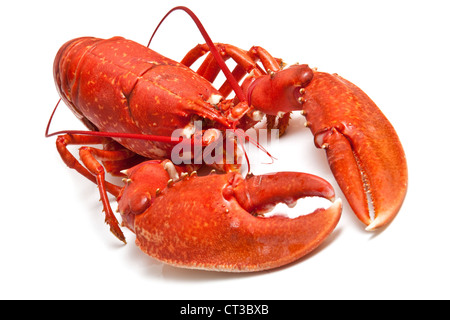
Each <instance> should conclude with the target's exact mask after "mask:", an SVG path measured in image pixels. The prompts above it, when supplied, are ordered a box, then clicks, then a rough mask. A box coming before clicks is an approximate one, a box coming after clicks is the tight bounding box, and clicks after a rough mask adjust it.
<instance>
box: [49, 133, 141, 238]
mask: <svg viewBox="0 0 450 320" xmlns="http://www.w3.org/2000/svg"><path fill="white" fill-rule="evenodd" d="M108 142H109V139H105V138H101V137H91V136H82V135H69V134H66V135H62V136H59V137H58V139H57V140H56V145H57V149H58V151H59V153H60V155H61V158H62V159H63V161H64V163H66V165H67V166H68V167H69V168H72V169H75V170H76V171H78V172H79V173H80V174H82V175H83V176H84V177H86V178H88V179H89V180H90V181H92V182H94V183H96V184H97V185H98V188H99V191H100V200H101V201H102V204H103V210H104V212H105V216H106V219H105V221H106V223H107V224H108V225H109V226H110V230H111V232H112V233H113V234H114V235H115V236H116V237H117V238H118V239H119V240H121V241H123V242H125V243H126V241H125V236H124V235H123V233H122V230H120V227H119V223H118V221H117V219H116V217H115V216H114V213H113V211H112V209H111V205H110V203H109V200H108V196H107V192H109V193H111V194H113V195H114V196H116V197H117V196H118V195H119V193H120V190H121V188H120V187H119V186H116V185H114V184H112V183H110V182H108V181H106V180H105V169H104V168H103V166H102V165H101V164H100V163H99V162H98V160H107V161H115V160H125V159H129V158H131V157H133V156H134V155H135V154H134V153H133V152H132V151H130V150H127V149H122V150H100V149H97V148H92V147H86V146H83V147H81V148H80V160H81V162H82V163H83V164H84V165H85V166H86V167H84V166H82V165H81V163H80V162H79V161H78V160H77V159H76V158H75V157H74V156H73V155H72V154H71V153H70V152H69V150H68V149H67V145H69V144H71V145H74V144H104V143H108ZM97 159H98V160H97Z"/></svg>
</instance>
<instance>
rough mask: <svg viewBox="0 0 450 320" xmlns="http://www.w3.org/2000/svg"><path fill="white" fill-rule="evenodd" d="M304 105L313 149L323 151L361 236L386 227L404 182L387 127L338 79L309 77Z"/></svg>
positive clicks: (399, 154)
mask: <svg viewBox="0 0 450 320" xmlns="http://www.w3.org/2000/svg"><path fill="white" fill-rule="evenodd" d="M304 99H305V103H304V104H303V111H304V115H305V117H306V119H307V123H308V126H309V127H310V129H311V132H312V133H313V135H314V139H315V143H316V146H317V147H319V148H324V149H325V150H326V152H327V156H328V161H329V163H330V167H331V170H332V171H333V174H334V176H335V177H336V180H337V182H338V183H339V185H340V187H341V190H342V191H343V192H344V194H345V196H346V198H347V200H348V201H349V203H350V205H351V207H352V208H353V210H354V211H355V213H356V215H357V216H358V218H359V219H360V220H361V221H362V222H363V223H365V224H366V225H367V226H368V227H367V230H374V229H377V228H379V227H381V226H384V225H386V224H388V223H389V222H390V221H392V219H393V218H394V217H395V215H396V214H397V212H398V211H399V210H400V207H401V205H402V203H403V199H404V197H405V195H406V189H407V180H408V174H407V165H406V158H405V154H404V151H403V148H402V145H401V143H400V140H399V138H398V136H397V133H396V132H395V130H394V128H393V127H392V125H391V124H390V122H389V121H388V120H387V119H386V117H385V116H384V115H383V113H382V112H381V111H380V109H379V108H378V107H377V106H376V105H375V103H374V102H373V101H372V100H371V99H370V98H369V97H368V96H367V95H366V94H365V93H364V92H363V91H362V90H361V89H360V88H358V87H357V86H355V85H354V84H353V83H351V82H349V81H348V80H345V79H344V78H342V77H340V76H338V75H332V74H329V73H325V72H315V73H314V78H313V81H311V83H310V84H309V86H308V88H307V90H306V92H305V95H304ZM371 206H373V211H374V212H373V213H372V212H370V207H371Z"/></svg>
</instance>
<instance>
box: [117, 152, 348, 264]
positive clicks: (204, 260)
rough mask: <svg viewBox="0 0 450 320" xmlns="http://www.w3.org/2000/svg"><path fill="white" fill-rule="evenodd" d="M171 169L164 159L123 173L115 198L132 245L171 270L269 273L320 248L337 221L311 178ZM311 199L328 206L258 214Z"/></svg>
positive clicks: (329, 192) (334, 208)
mask: <svg viewBox="0 0 450 320" xmlns="http://www.w3.org/2000/svg"><path fill="white" fill-rule="evenodd" d="M163 166H164V168H165V170H164V169H162V168H163ZM175 168H176V167H175V166H173V165H172V164H171V162H168V161H165V162H161V163H158V162H155V161H150V162H144V163H142V164H139V165H137V166H135V167H133V168H131V169H129V170H127V171H126V174H127V184H126V186H125V187H124V188H123V190H122V192H121V194H120V195H119V197H118V204H119V206H118V208H119V211H120V213H121V214H122V217H123V221H124V222H125V225H126V226H127V227H128V228H129V229H131V230H132V231H134V232H135V233H136V244H137V245H138V246H139V247H140V249H141V250H142V251H144V252H145V253H147V254H148V255H150V256H152V257H154V258H156V259H158V260H160V261H163V262H165V263H168V264H171V265H175V266H179V267H185V268H194V269H206V270H216V271H231V272H249V271H259V270H265V269H271V268H276V267H279V266H282V265H285V264H287V263H290V262H292V261H295V260H297V259H299V258H300V257H302V256H304V255H306V254H307V253H309V252H311V251H312V250H313V249H315V248H316V247H317V246H319V245H320V243H322V241H323V240H324V239H326V237H327V236H328V235H329V234H330V233H331V232H332V231H333V229H334V228H335V226H336V225H337V223H338V221H339V219H340V216H341V210H342V203H341V200H340V199H338V200H336V201H334V196H335V194H334V190H333V188H332V186H331V185H330V184H329V183H328V182H326V181H325V180H323V179H321V178H319V177H316V176H313V175H309V174H305V173H298V172H278V173H274V174H266V175H260V176H251V177H248V178H243V177H242V176H241V175H240V174H238V173H227V174H210V175H207V176H197V175H196V174H195V173H194V174H192V173H191V174H186V173H181V174H179V171H177V169H175ZM169 172H172V173H169ZM158 175H159V177H158ZM165 179H169V180H168V181H165ZM157 181H160V182H157ZM312 196H318V197H323V198H326V199H329V200H330V201H334V202H333V203H332V204H331V206H330V207H329V208H328V209H317V210H316V211H314V212H313V213H311V214H307V215H302V216H299V217H296V218H293V219H291V218H288V217H285V216H280V215H274V216H271V217H264V216H263V215H261V212H264V211H266V210H268V209H269V208H271V207H272V206H274V205H275V204H276V203H279V202H285V203H289V204H292V202H295V201H296V200H297V199H299V198H303V197H312Z"/></svg>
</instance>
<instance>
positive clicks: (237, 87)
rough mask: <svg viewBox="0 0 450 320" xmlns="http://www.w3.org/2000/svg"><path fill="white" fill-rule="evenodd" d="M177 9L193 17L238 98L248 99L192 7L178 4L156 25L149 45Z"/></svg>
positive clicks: (241, 99) (240, 99)
mask: <svg viewBox="0 0 450 320" xmlns="http://www.w3.org/2000/svg"><path fill="white" fill-rule="evenodd" d="M176 10H182V11H184V12H186V13H187V14H188V15H189V16H190V17H191V19H192V20H193V21H194V23H195V24H196V26H197V28H198V30H199V31H200V33H201V34H202V36H203V39H205V41H206V44H207V45H208V47H209V52H211V54H212V55H213V56H214V59H216V62H217V64H218V65H219V67H220V69H221V70H222V72H223V73H224V75H225V77H226V78H227V80H228V82H229V83H230V85H231V87H232V88H233V91H234V93H235V94H236V96H237V98H238V99H239V101H241V102H243V101H246V98H245V95H244V92H243V91H242V88H241V86H240V85H239V83H238V82H237V81H236V79H235V78H234V76H233V75H232V73H231V71H230V69H229V68H228V66H227V65H226V63H225V61H224V60H223V58H222V56H221V55H220V53H219V51H218V50H217V48H216V46H215V45H214V42H212V40H211V38H210V37H209V35H208V33H207V32H206V29H205V27H203V25H202V23H201V22H200V19H199V18H198V17H197V16H196V15H195V14H194V12H192V11H191V9H189V8H187V7H183V6H178V7H175V8H172V9H171V10H170V11H169V12H168V13H167V14H166V15H165V16H164V18H162V20H161V21H160V22H159V24H158V26H157V27H156V29H155V31H153V34H152V36H151V38H150V41H149V42H148V45H147V47H150V43H151V42H152V40H153V37H154V36H155V34H156V32H157V31H158V29H159V27H160V26H161V24H162V23H163V21H164V20H166V18H167V17H168V16H169V15H170V14H171V13H172V12H174V11H176Z"/></svg>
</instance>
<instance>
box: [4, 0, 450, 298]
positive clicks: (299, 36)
mask: <svg viewBox="0 0 450 320" xmlns="http://www.w3.org/2000/svg"><path fill="white" fill-rule="evenodd" d="M180 4H183V5H186V6H188V7H190V8H191V9H192V10H193V11H194V12H195V13H196V14H197V15H198V17H199V18H200V19H201V20H202V21H203V23H204V25H205V27H206V28H207V30H208V32H209V34H210V35H211V37H212V39H213V40H214V41H217V42H224V43H232V44H234V45H237V46H239V47H242V48H245V49H247V48H250V47H251V46H252V45H261V46H263V47H265V48H266V49H268V50H269V51H270V52H271V53H272V54H273V55H274V56H277V57H282V58H284V59H285V60H286V61H287V62H292V63H293V62H297V61H299V62H301V63H308V64H309V65H310V66H311V67H318V68H319V69H320V70H323V71H328V72H336V73H339V74H340V75H342V76H344V77H345V78H347V79H349V80H350V81H352V82H354V83H356V84H357V85H358V86H359V87H361V88H362V89H363V90H365V91H366V93H367V94H369V96H370V97H372V98H373V99H374V100H375V102H376V103H377V104H378V106H379V107H380V108H381V109H382V111H383V112H384V113H385V115H386V116H387V117H388V118H389V119H390V121H391V122H392V124H393V125H394V127H395V128H396V130H397V133H398V135H399V137H400V139H401V141H402V143H403V146H404V149H405V152H406V155H407V160H408V166H409V189H408V194H407V197H406V200H405V203H404V205H403V207H402V209H401V212H400V213H399V215H398V216H397V218H396V219H395V220H394V222H393V223H392V224H391V225H390V226H389V227H388V228H387V229H385V230H384V231H383V232H380V233H367V232H365V231H364V228H363V226H362V224H361V223H360V222H359V221H358V220H357V219H356V218H355V217H354V215H353V213H352V212H351V210H349V207H348V205H347V203H346V202H344V205H345V209H344V212H343V217H342V219H341V221H340V223H339V225H338V227H337V229H336V230H335V231H334V233H333V235H332V236H331V237H330V238H329V239H328V240H327V241H326V242H325V243H324V244H323V245H322V246H321V247H320V249H319V250H317V251H315V252H314V253H313V254H311V255H309V256H308V257H306V258H304V259H301V260H300V261H299V262H297V263H293V264H291V265H289V266H287V267H283V268H281V269H278V270H274V271H268V272H260V273H254V274H228V273H215V272H206V271H191V270H184V269H177V268H174V267H171V266H167V265H163V264H161V263H159V262H157V261H155V260H153V259H152V258H150V257H147V256H146V255H144V254H143V253H141V252H140V251H139V249H138V248H137V247H136V246H135V245H134V241H133V237H134V236H133V235H132V234H131V233H129V232H127V233H126V236H127V238H128V242H129V244H128V245H126V246H124V245H122V244H121V243H119V242H118V241H117V240H116V239H115V238H114V237H113V236H112V235H111V234H110V232H109V230H108V227H107V226H105V225H104V222H103V220H104V217H103V214H102V213H101V205H100V203H99V202H98V198H99V196H98V192H97V189H96V187H95V186H94V185H93V184H92V183H90V182H88V181H87V180H86V179H84V178H82V177H80V176H79V175H78V174H77V173H76V172H75V171H73V170H70V169H68V168H67V167H66V166H65V165H64V164H63V163H62V161H61V160H60V158H59V155H58V153H57V151H56V148H55V138H49V139H45V138H44V130H45V126H46V124H47V121H48V118H49V116H50V113H51V111H52V109H53V107H54V105H55V104H56V102H57V100H58V95H57V93H56V90H55V86H54V82H53V76H52V64H53V58H54V56H55V54H56V52H57V50H58V49H59V47H60V46H61V45H62V44H63V43H64V42H65V41H67V40H70V39H72V38H75V37H79V36H87V35H91V36H97V37H111V36H115V35H121V36H124V37H127V38H130V39H132V40H135V41H137V42H140V43H142V44H145V45H146V44H147V42H148V39H149V37H150V35H151V33H152V32H153V29H154V28H155V26H156V25H157V23H158V22H159V20H160V19H161V18H162V16H163V15H164V14H165V13H166V12H167V11H168V10H169V9H170V8H171V7H173V6H175V5H180ZM1 11H2V19H0V32H1V41H2V45H1V48H2V49H1V50H0V55H1V59H0V63H1V67H0V72H1V77H0V81H1V86H0V88H1V92H2V95H1V96H2V99H1V108H2V109H1V110H2V111H1V115H2V117H1V123H2V125H1V127H0V129H1V136H0V137H1V139H2V151H1V157H0V161H1V168H2V178H3V179H2V182H3V183H2V185H3V188H2V191H1V211H0V215H1V219H0V221H1V232H0V237H1V238H0V259H1V263H0V298H2V299H15V298H32V299H34V298H42V299H52V298H62V299H68V298H75V299H103V298H105V299H131V298H133V299H134V298H137V299H172V298H177V299H183V298H184V299H197V298H198V299H432V298H438V299H449V298H450V293H449V286H450V276H449V270H450V258H449V246H448V245H449V243H450V240H449V232H448V226H449V222H450V210H449V208H448V201H447V200H448V197H449V190H450V188H449V187H448V184H449V180H450V174H449V169H448V132H449V130H448V129H447V123H448V121H449V116H450V111H449V110H450V103H449V88H450V81H449V74H450V63H449V60H450V59H449V57H450V50H449V31H450V22H449V19H448V13H449V8H448V7H447V6H446V1H436V0H429V1H411V0H408V1H397V0H396V1H392V0H389V1H381V0H377V1H302V0H297V1H282V0H278V1H262V0H258V1H220V2H219V1H217V2H215V1H184V2H183V1H177V2H174V1H160V2H159V4H156V1H132V0H131V1H127V2H124V1H111V0H110V1H84V0H78V1H64V2H63V1H9V2H5V3H3V4H2V9H1ZM199 42H203V40H202V38H201V37H200V35H199V33H198V31H197V30H196V28H195V26H194V24H193V23H192V22H191V21H190V19H189V18H188V17H187V15H185V14H184V13H182V12H176V13H175V14H173V16H171V17H170V18H169V19H168V20H167V21H166V23H165V24H164V25H163V27H162V28H161V31H160V33H158V35H157V37H156V38H155V41H154V42H153V44H152V48H153V49H155V50H157V51H159V52H161V53H163V54H164V55H166V56H169V57H171V58H174V59H180V58H181V57H182V56H183V54H184V53H185V52H186V51H187V50H188V49H190V48H191V47H193V46H194V45H195V44H197V43H199ZM303 121H304V120H303V119H302V118H301V117H300V118H297V119H296V120H294V121H293V125H292V127H291V128H290V131H289V132H288V135H287V137H286V138H285V140H284V141H282V143H284V147H282V148H276V149H274V150H271V152H272V153H273V154H274V155H275V156H276V157H277V158H278V161H276V162H275V163H274V164H273V165H271V166H269V165H263V166H258V168H257V169H255V170H257V171H258V172H256V173H259V172H260V171H261V172H262V171H266V172H271V171H278V170H296V171H305V172H310V173H314V174H317V175H319V176H322V177H324V178H325V179H327V180H329V181H331V182H332V183H333V184H334V186H335V187H336V188H337V185H336V183H335V182H334V179H333V177H332V175H331V174H330V171H329V168H328V166H327V164H326V159H325V154H324V153H323V151H321V150H318V149H316V148H315V147H314V145H313V141H312V136H311V134H310V131H309V129H305V128H303V127H302V123H303ZM74 128H82V127H81V126H80V125H79V124H78V122H77V121H76V119H75V118H74V117H73V116H72V114H70V113H69V112H68V110H67V108H66V107H65V106H64V105H61V107H60V110H59V113H58V114H57V116H56V118H55V121H54V123H53V127H52V131H56V130H59V129H74ZM338 194H339V195H340V196H341V197H342V194H341V193H340V191H339V190H338Z"/></svg>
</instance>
